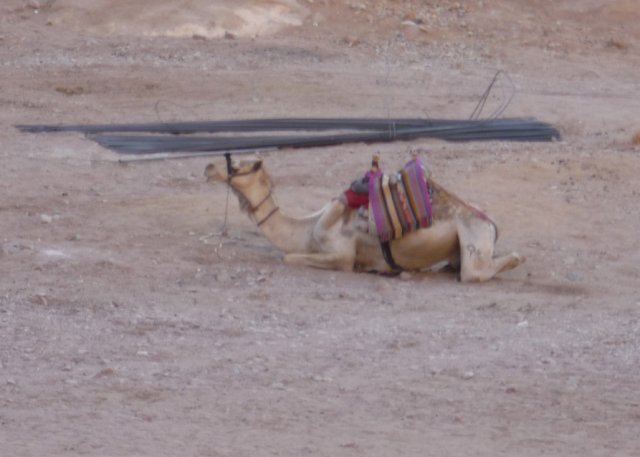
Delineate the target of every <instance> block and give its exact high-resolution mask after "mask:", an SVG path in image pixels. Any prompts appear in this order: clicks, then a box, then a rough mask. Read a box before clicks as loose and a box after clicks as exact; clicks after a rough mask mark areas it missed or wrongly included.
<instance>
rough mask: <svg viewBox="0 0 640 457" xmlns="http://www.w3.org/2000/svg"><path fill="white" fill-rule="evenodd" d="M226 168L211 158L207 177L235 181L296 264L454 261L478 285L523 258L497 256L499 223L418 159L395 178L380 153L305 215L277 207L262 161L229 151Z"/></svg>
mask: <svg viewBox="0 0 640 457" xmlns="http://www.w3.org/2000/svg"><path fill="white" fill-rule="evenodd" d="M224 165H226V166H223V164H217V165H216V164H215V163H210V164H209V165H208V166H207V167H206V170H205V176H206V177H207V180H208V181H218V182H223V183H226V184H227V185H228V186H230V188H231V189H232V190H233V192H234V193H235V194H236V196H237V197H238V200H239V203H240V207H241V208H242V209H243V210H244V211H246V212H247V213H248V214H249V215H250V217H252V218H253V219H254V221H255V222H256V223H257V225H258V226H259V228H260V230H261V231H262V233H263V234H264V235H265V236H266V237H267V239H269V240H270V241H271V243H273V244H274V245H275V246H276V247H278V248H279V249H281V250H282V251H284V252H285V256H284V261H285V262H287V263H289V264H295V265H305V266H311V267H316V268H324V269H334V270H347V271H353V270H356V271H369V272H379V273H385V274H389V273H392V274H393V273H397V272H400V271H402V270H408V271H417V270H422V269H427V268H430V267H433V266H435V265H440V264H442V263H443V262H447V263H448V264H449V265H450V266H451V267H453V268H455V269H458V270H459V272H460V279H461V280H462V281H465V282H468V281H475V282H479V281H487V280H489V279H491V278H493V277H494V276H495V275H496V274H498V273H500V272H503V271H507V270H511V269H513V268H515V267H517V266H518V265H520V264H521V263H522V262H523V261H524V258H523V257H521V256H520V255H518V254H517V253H510V254H507V255H504V256H498V257H494V248H495V242H496V240H497V235H498V232H497V228H496V225H495V223H494V222H493V221H492V220H491V219H490V218H489V217H488V216H487V215H486V214H485V213H483V212H482V211H480V210H478V209H477V208H475V207H473V206H471V205H469V204H468V203H466V202H464V201H463V200H461V199H460V198H458V197H456V196H455V195H454V194H452V193H450V192H449V191H447V190H446V189H445V188H443V187H442V186H440V185H439V184H438V183H437V182H436V181H434V180H433V178H432V177H431V176H429V174H428V173H427V172H426V171H425V169H424V167H423V166H422V164H421V162H420V160H419V159H418V158H417V157H413V158H412V160H411V161H409V162H408V163H407V164H406V165H405V167H404V168H402V169H401V170H400V171H398V172H397V173H395V174H393V175H385V174H383V173H382V171H381V170H380V167H379V160H378V158H377V157H374V160H373V162H372V167H371V169H370V170H368V171H367V172H366V173H365V175H364V176H363V177H362V178H361V179H359V180H356V181H354V183H352V185H351V186H350V188H349V189H347V190H346V191H345V192H344V193H342V194H341V195H340V196H339V197H338V198H335V199H333V200H331V201H330V202H329V203H327V204H326V205H325V206H324V207H323V208H322V209H321V210H320V211H318V212H316V213H314V214H311V215H309V216H306V217H302V218H295V217H291V216H287V215H286V214H285V213H284V212H283V211H282V210H281V209H280V207H279V206H278V205H277V203H276V201H275V199H274V196H273V193H272V189H273V183H272V181H271V179H270V177H269V175H268V173H267V172H266V170H265V167H264V165H263V163H262V161H261V160H259V159H253V160H244V161H242V162H240V163H234V162H232V161H231V158H230V157H229V156H228V155H227V163H226V164H224ZM363 221H364V222H363Z"/></svg>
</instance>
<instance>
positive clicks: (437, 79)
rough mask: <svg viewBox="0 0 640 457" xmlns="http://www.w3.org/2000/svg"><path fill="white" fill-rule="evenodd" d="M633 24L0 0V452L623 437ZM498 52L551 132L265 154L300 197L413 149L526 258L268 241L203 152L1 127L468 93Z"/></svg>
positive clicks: (520, 4) (552, 447)
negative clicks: (477, 259)
mask: <svg viewBox="0 0 640 457" xmlns="http://www.w3.org/2000/svg"><path fill="white" fill-rule="evenodd" d="M172 6H173V8H172ZM638 23H640V12H639V10H638V8H637V3H636V2H635V0H628V1H625V0H609V1H606V0H589V1H586V0H585V1H581V2H574V1H568V0H562V1H557V2H542V1H525V0H517V1H507V0H497V1H493V2H489V1H484V2H483V1H468V2H462V1H461V2H454V1H449V0H434V1H405V2H399V1H392V0H387V1H373V0H354V1H335V0H324V1H323V0H315V1H311V0H308V1H298V2H295V1H293V0H290V1H285V0H281V1H262V2H260V1H239V2H230V1H219V2H208V1H205V0H197V1H196V0H194V1H188V2H187V1H182V2H167V1H150V0H144V1H138V2H129V1H124V0H102V1H95V2H86V1H82V2H80V1H74V0H48V1H47V0H30V1H21V0H4V1H3V2H2V5H0V125H1V128H0V146H1V147H0V159H1V160H2V166H1V167H0V195H1V199H0V454H1V455H2V456H44V455H47V456H75V455H88V456H229V457H231V456H233V457H236V456H251V457H255V456H304V455H312V456H331V457H335V456H368V457H371V456H380V457H388V456H501V455H504V456H537V455H547V456H565V457H566V456H637V455H640V438H639V432H640V393H639V392H638V386H639V385H640V282H639V276H640V242H639V237H638V231H639V227H640V210H639V209H638V208H639V207H638V199H639V198H640V181H639V180H638V176H639V175H640V146H638V145H637V144H635V145H634V140H633V138H634V135H635V134H637V133H638V132H640V116H639V113H640V76H639V74H640V73H639V69H640V27H638ZM497 70H503V71H504V72H506V73H507V74H508V75H509V78H510V79H511V81H512V84H513V87H515V97H514V98H513V99H512V101H511V103H510V104H509V106H508V109H507V110H506V111H505V113H504V116H512V117H517V116H535V117H537V118H538V119H540V120H544V121H547V122H551V123H553V124H554V125H556V126H557V127H558V128H559V129H560V130H561V131H562V134H563V139H562V141H559V142H554V143H536V144H532V143H521V144H517V143H508V142H489V143H480V142H477V143H468V144H457V143H445V142H440V141H429V140H424V141H416V142H413V143H393V144H386V145H364V144H355V145H344V146H340V147H331V148H322V149H310V150H296V151H279V152H272V153H269V154H265V155H264V159H265V164H266V167H267V168H268V170H269V172H270V174H271V176H272V178H273V180H274V181H275V182H276V184H277V189H276V192H277V194H276V195H277V198H278V200H279V202H280V204H281V207H282V208H283V209H284V210H285V211H286V212H288V213H290V214H293V215H303V214H305V213H308V212H311V211H314V210H316V209H318V208H320V207H321V206H322V205H323V204H324V203H325V202H326V201H328V200H329V199H331V198H332V197H334V196H336V195H338V194H339V193H340V192H341V190H342V189H344V188H346V187H347V185H348V184H349V182H350V181H351V180H352V179H353V178H354V177H356V176H358V175H360V174H361V173H362V172H363V171H364V170H365V169H366V167H367V165H368V163H369V161H370V159H371V156H372V154H373V153H374V152H380V154H381V156H382V164H383V166H384V167H385V168H386V169H394V168H397V167H399V166H400V165H401V164H402V163H403V162H404V161H405V160H406V159H407V158H408V150H409V149H410V148H419V149H421V150H423V152H422V158H423V160H424V161H425V162H426V164H427V165H428V166H429V168H430V169H431V171H432V173H433V174H434V176H436V177H437V178H438V180H439V181H440V182H441V183H442V184H443V185H445V186H447V187H448V188H450V189H451V190H453V191H454V192H455V193H457V194H458V195H460V196H462V197H464V198H466V199H468V200H470V201H472V202H474V203H476V204H478V205H479V206H480V207H482V208H484V209H485V210H487V212H488V213H490V214H491V215H492V216H493V217H494V218H495V220H496V221H497V223H498V225H499V227H500V232H501V236H500V239H499V241H498V246H497V250H498V252H500V253H506V252H509V251H517V252H519V253H520V254H522V255H524V256H526V258H527V262H526V263H525V264H524V265H522V266H520V267H519V268H517V269H516V270H513V271H511V272H508V273H504V274H501V275H499V277H497V278H496V279H494V280H492V281H490V282H488V283H484V284H462V283H460V282H458V281H457V280H456V276H455V275H454V274H450V273H444V272H421V273H412V274H409V275H404V276H403V277H402V278H386V277H379V276H375V275H369V274H358V273H342V272H332V271H321V270H314V269H307V268H296V267H291V266H287V265H285V264H283V263H282V253H281V252H279V251H278V250H277V249H275V248H274V247H272V246H271V245H270V244H269V243H268V242H267V241H266V240H265V239H264V238H263V237H262V236H261V235H260V233H259V231H258V229H257V228H256V227H255V225H254V224H253V223H252V222H251V221H250V220H249V219H248V218H247V217H246V215H244V214H242V213H240V211H239V209H238V205H237V201H235V200H234V199H233V198H230V199H229V200H228V201H227V197H228V194H227V190H226V189H225V187H224V186H222V185H211V184H207V183H206V182H205V180H204V178H203V176H202V173H203V170H204V167H205V166H206V164H207V163H208V162H209V159H207V158H195V159H181V160H166V161H153V162H130V163H125V164H123V163H119V161H118V159H119V158H121V157H118V156H116V154H114V153H113V152H110V151H107V150H104V149H101V148H100V147H99V146H97V145H96V144H95V143H93V142H92V141H90V140H88V139H86V138H84V137H83V136H81V135H79V134H41V135H32V134H24V133H20V132H19V131H17V130H16V129H15V128H14V127H13V125H14V124H19V123H113V122H141V121H152V122H153V121H170V120H207V119H235V118H253V117H257V118H260V117H273V116H299V117H310V116H375V117H386V116H397V117H400V116H407V117H408V116H422V117H454V118H466V117H468V116H469V115H470V113H471V112H472V111H473V108H474V107H475V105H476V103H477V101H478V98H479V96H480V95H481V94H482V92H483V91H484V90H485V88H486V87H487V85H488V83H489V82H490V81H491V78H492V77H493V75H494V74H495V72H496V71H497ZM499 86H500V87H498V89H497V90H496V91H494V93H493V94H494V95H493V97H492V100H491V105H492V106H490V107H488V108H487V111H486V112H485V114H491V110H492V109H494V108H495V107H496V106H499V104H500V102H501V101H503V100H505V97H507V96H508V91H507V88H508V84H506V80H503V82H502V83H501V84H500V85H499ZM636 142H640V140H636ZM227 202H228V204H227ZM225 221H226V222H225Z"/></svg>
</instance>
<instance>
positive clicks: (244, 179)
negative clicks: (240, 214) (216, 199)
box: [204, 158, 273, 210]
mask: <svg viewBox="0 0 640 457" xmlns="http://www.w3.org/2000/svg"><path fill="white" fill-rule="evenodd" d="M204 176H205V177H206V178H207V182H211V181H217V182H224V183H228V184H229V186H231V189H232V190H233V192H234V193H235V194H236V195H237V196H238V199H239V200H240V206H241V207H242V208H243V209H245V210H246V209H247V208H251V207H254V206H255V204H256V203H255V202H258V201H260V200H261V199H263V198H264V196H265V195H270V194H271V189H272V187H273V186H272V184H271V179H270V178H269V175H268V174H267V172H266V170H265V169H264V167H263V166H262V160H261V159H257V158H254V159H247V160H242V161H235V160H232V161H231V162H230V163H229V164H228V165H227V163H225V162H219V163H213V162H212V163H210V164H209V165H207V167H206V168H205V170H204ZM251 202H254V203H253V204H251Z"/></svg>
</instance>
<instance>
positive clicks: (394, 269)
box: [380, 241, 403, 276]
mask: <svg viewBox="0 0 640 457" xmlns="http://www.w3.org/2000/svg"><path fill="white" fill-rule="evenodd" d="M380 248H381V249H382V255H383V256H384V260H385V261H386V262H387V265H389V267H391V271H389V272H385V273H383V275H384V276H398V275H399V274H400V273H402V271H403V270H402V267H401V266H400V265H398V264H397V263H396V261H395V260H393V255H391V242H389V241H381V242H380Z"/></svg>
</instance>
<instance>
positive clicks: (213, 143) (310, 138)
mask: <svg viewBox="0 0 640 457" xmlns="http://www.w3.org/2000/svg"><path fill="white" fill-rule="evenodd" d="M559 137H560V135H559V133H558V131H557V130H556V129H555V128H553V127H552V126H550V125H549V124H545V123H541V122H539V121H531V120H529V121H526V120H519V121H514V120H509V121H498V120H494V121H483V122H482V123H478V122H475V121H465V122H456V123H455V124H451V125H446V126H438V127H423V128H402V129H395V130H392V131H386V130H384V131H382V130H381V131H373V132H358V133H338V134H330V135H325V134H322V135H270V136H239V137H238V136H231V137H229V136H225V137H219V136H218V137H216V136H169V135H112V134H96V135H89V138H91V139H93V140H95V141H96V142H98V143H99V144H100V145H102V146H104V147H107V148H109V149H112V150H114V151H116V152H120V153H127V154H154V153H167V152H205V151H206V152H213V151H237V150H256V149H265V148H302V147H320V146H332V145H338V144H343V143H357V142H364V143H374V142H390V141H397V140H413V139H418V138H438V139H442V140H447V141H483V140H484V141H489V140H503V141H552V140H553V139H558V138H559Z"/></svg>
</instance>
